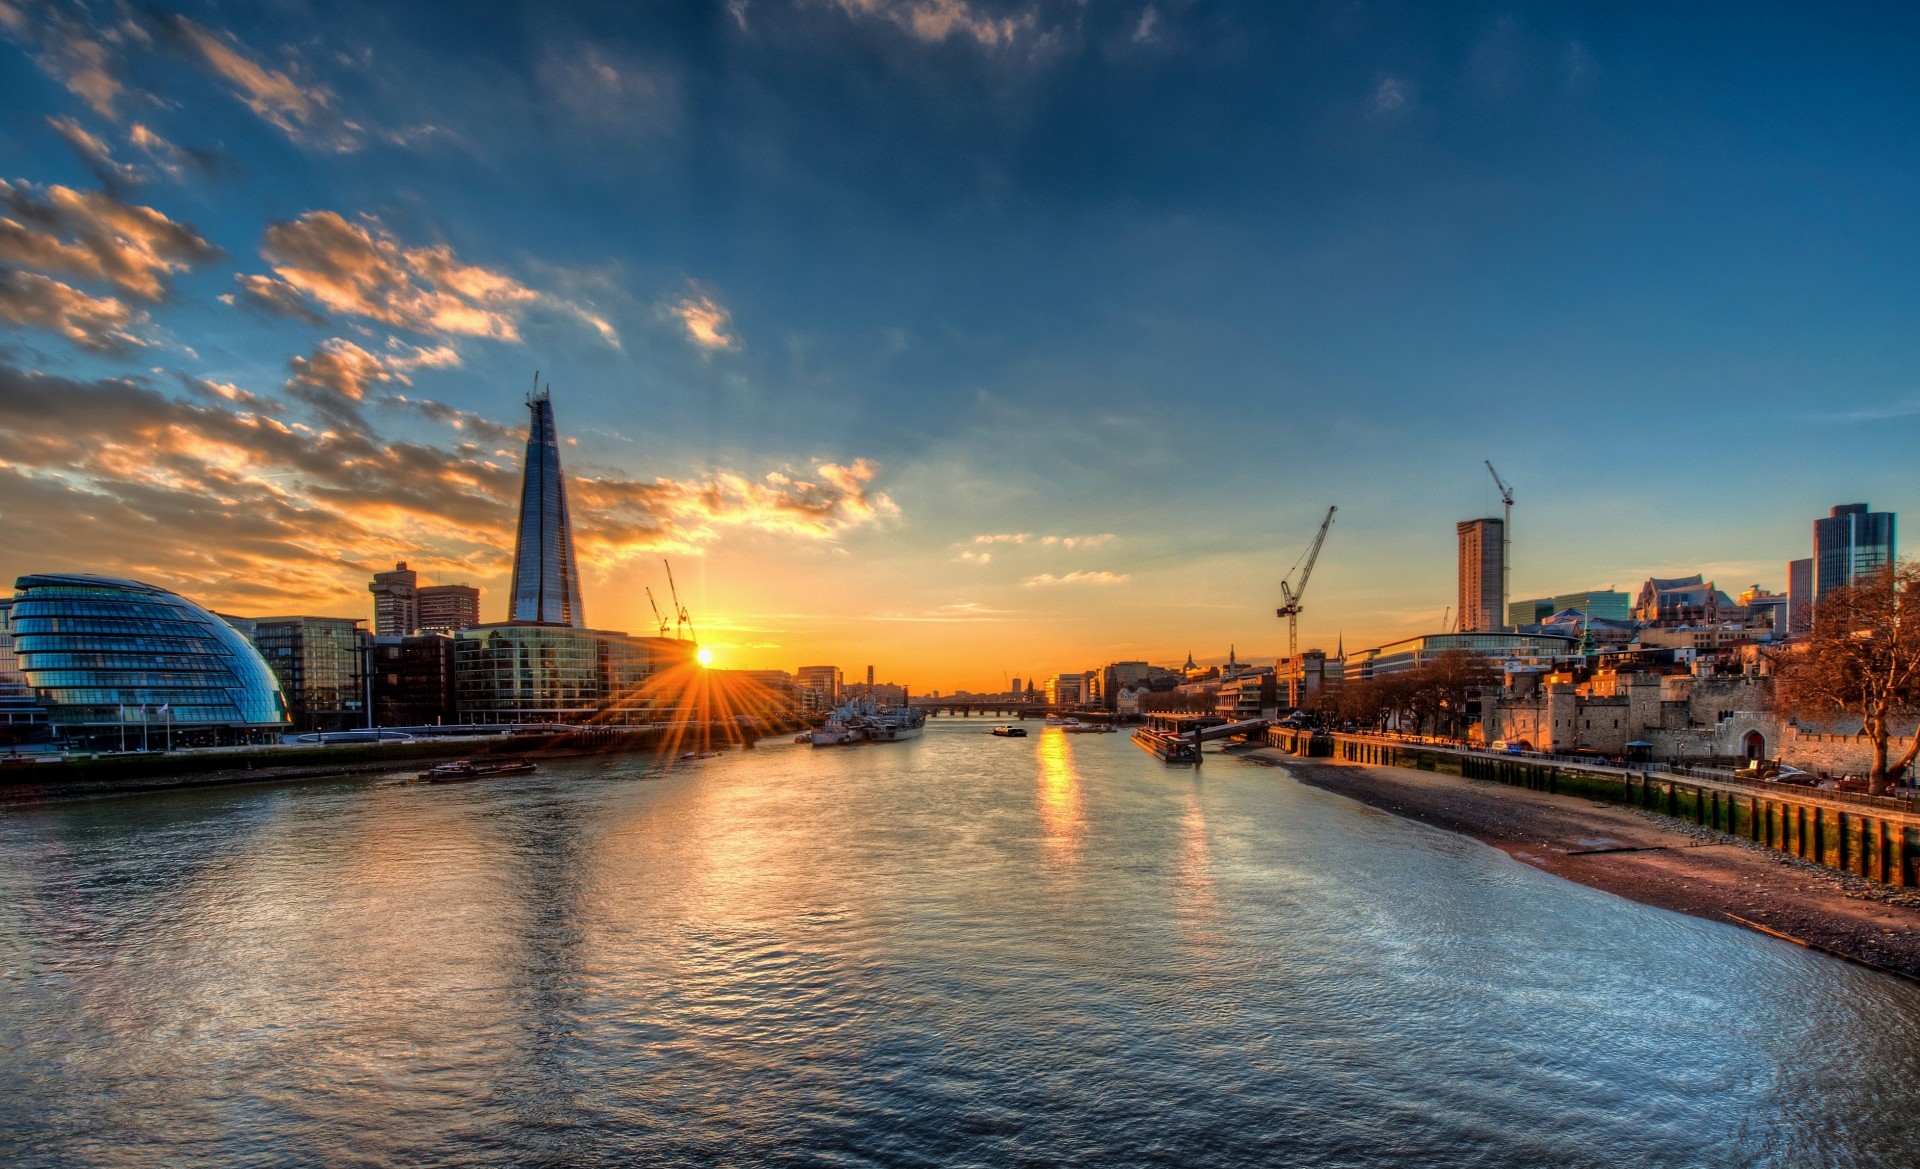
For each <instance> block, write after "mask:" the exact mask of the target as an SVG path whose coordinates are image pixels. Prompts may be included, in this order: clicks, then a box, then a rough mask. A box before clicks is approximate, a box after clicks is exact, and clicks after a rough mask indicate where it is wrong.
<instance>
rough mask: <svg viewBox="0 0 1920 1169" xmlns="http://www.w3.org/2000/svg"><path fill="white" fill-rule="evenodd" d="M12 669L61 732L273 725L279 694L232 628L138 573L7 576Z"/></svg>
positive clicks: (281, 713)
mask: <svg viewBox="0 0 1920 1169" xmlns="http://www.w3.org/2000/svg"><path fill="white" fill-rule="evenodd" d="M14 588H15V589H16V590H17V591H16V592H15V594H14V598H13V611H12V614H11V618H10V621H9V624H10V625H11V626H12V630H13V649H14V652H15V654H17V655H18V657H19V662H20V665H19V669H20V673H21V674H22V675H24V676H25V678H26V681H27V684H28V685H29V686H31V687H32V688H33V692H34V695H35V697H37V698H38V699H39V701H40V702H41V704H42V705H43V706H45V708H46V709H47V717H48V721H49V722H52V723H54V724H55V725H57V726H58V727H60V729H61V730H62V731H63V732H67V733H73V732H75V731H85V730H88V729H91V730H94V731H99V730H103V729H105V728H108V727H117V726H121V725H124V724H126V723H127V722H130V721H146V722H152V723H154V724H156V725H157V724H159V723H161V722H163V721H164V722H166V723H168V724H170V725H171V726H172V727H175V728H182V729H187V728H192V727H209V726H211V727H220V728H231V729H243V730H244V729H269V728H270V729H273V730H276V731H277V730H278V729H279V728H281V727H284V726H285V725H286V724H287V721H288V719H287V704H286V700H285V699H284V698H283V697H282V695H281V691H280V686H279V684H278V683H277V682H276V681H275V680H274V676H273V671H272V670H270V669H268V668H267V663H266V662H265V661H264V660H262V659H261V657H260V654H259V652H258V651H256V650H255V649H254V648H253V646H252V645H251V644H250V643H249V642H248V641H247V639H246V638H245V637H244V636H242V635H241V633H240V631H239V630H237V629H235V628H233V627H232V626H231V625H229V624H227V622H225V621H223V620H221V619H220V618H218V617H216V616H214V615H213V614H212V613H209V612H208V611H207V610H205V609H202V608H201V607H200V606H198V605H196V604H194V603H193V602H192V601H189V600H187V599H186V598H185V597H182V596H179V595H177V594H174V593H170V592H168V591H166V590H165V589H160V588H155V587H154V586H152V585H146V584H141V583H139V582H138V581H131V580H114V579H112V578H109V577H101V576H85V575H81V574H77V573H74V574H68V573H42V574H37V575H34V576H23V577H21V578H19V580H17V581H16V582H15V583H14Z"/></svg>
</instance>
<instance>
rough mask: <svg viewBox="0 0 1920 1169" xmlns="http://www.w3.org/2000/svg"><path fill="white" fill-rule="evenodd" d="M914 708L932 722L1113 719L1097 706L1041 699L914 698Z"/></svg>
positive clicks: (1108, 712)
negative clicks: (942, 718)
mask: <svg viewBox="0 0 1920 1169" xmlns="http://www.w3.org/2000/svg"><path fill="white" fill-rule="evenodd" d="M911 705H912V706H913V708H914V709H915V710H924V711H926V712H927V716H928V717H929V718H932V717H934V716H936V715H942V714H944V715H948V716H951V717H954V718H972V717H974V716H976V715H977V716H979V717H982V718H1045V717H1046V716H1048V715H1050V714H1060V715H1072V716H1073V717H1075V718H1077V719H1082V720H1085V721H1088V722H1107V721H1110V720H1112V719H1113V717H1114V715H1113V712H1112V711H1108V710H1103V709H1101V708H1100V707H1098V706H1086V705H1076V704H1073V703H1059V702H1047V701H1044V700H1042V699H1034V700H1032V701H1028V700H1026V699H1023V698H915V699H912V700H911Z"/></svg>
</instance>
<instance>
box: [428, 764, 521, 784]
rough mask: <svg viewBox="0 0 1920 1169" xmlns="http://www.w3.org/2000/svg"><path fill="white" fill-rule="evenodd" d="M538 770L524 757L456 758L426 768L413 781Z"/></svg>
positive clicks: (489, 776) (466, 780)
mask: <svg viewBox="0 0 1920 1169" xmlns="http://www.w3.org/2000/svg"><path fill="white" fill-rule="evenodd" d="M538 770H540V769H539V768H538V767H536V766H535V765H533V764H531V763H528V762H527V761H525V760H524V759H523V760H519V761H517V762H513V763H475V762H473V761H472V760H471V759H456V760H454V761H453V762H451V763H440V764H436V765H434V766H432V767H429V768H427V769H426V770H425V771H423V772H421V773H420V775H419V776H418V778H417V779H416V780H415V782H419V783H471V782H473V781H474V780H476V779H492V778H493V777H494V776H496V775H525V774H527V773H528V772H530V771H538Z"/></svg>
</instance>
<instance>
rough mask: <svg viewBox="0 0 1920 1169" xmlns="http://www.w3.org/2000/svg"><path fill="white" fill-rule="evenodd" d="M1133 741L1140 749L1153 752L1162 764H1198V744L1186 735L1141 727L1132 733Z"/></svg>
mask: <svg viewBox="0 0 1920 1169" xmlns="http://www.w3.org/2000/svg"><path fill="white" fill-rule="evenodd" d="M1133 741H1134V743H1135V744H1137V745H1138V746H1139V747H1140V748H1141V749H1143V750H1146V751H1151V752H1153V754H1154V756H1155V757H1156V758H1158V759H1159V760H1160V761H1161V762H1162V763H1198V762H1200V744H1199V743H1197V742H1195V741H1194V740H1193V739H1191V738H1189V737H1187V736H1186V735H1182V734H1178V733H1175V732H1171V731H1160V730H1155V729H1154V728H1152V727H1141V728H1140V729H1139V730H1137V731H1135V732H1133Z"/></svg>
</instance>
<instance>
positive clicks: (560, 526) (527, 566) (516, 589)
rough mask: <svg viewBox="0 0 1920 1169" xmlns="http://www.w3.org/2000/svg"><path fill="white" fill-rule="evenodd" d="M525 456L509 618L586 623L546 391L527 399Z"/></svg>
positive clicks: (579, 626) (578, 625) (580, 625)
mask: <svg viewBox="0 0 1920 1169" xmlns="http://www.w3.org/2000/svg"><path fill="white" fill-rule="evenodd" d="M527 410H528V411H529V412H530V413H531V414H532V420H531V422H530V423H529V424H528V426H527V458H526V462H525V464H524V465H523V478H522V479H521V483H520V530H519V536H518V538H517V539H516V540H515V542H514V546H513V593H512V599H511V608H510V610H509V612H508V614H507V619H508V620H509V621H532V622H538V623H540V624H542V625H571V626H572V627H574V628H575V629H583V628H585V627H586V617H585V615H584V612H583V611H582V609H581V607H580V570H579V568H578V566H577V565H576V564H575V563H574V559H573V525H572V521H571V520H570V519H569V518H568V515H567V483H566V477H565V476H564V475H563V474H562V473H561V471H560V440H559V436H558V434H557V433H556V432H555V430H554V425H553V402H552V400H551V394H550V391H548V390H540V391H538V392H536V393H534V394H533V395H532V396H530V397H529V398H528V399H527Z"/></svg>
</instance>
